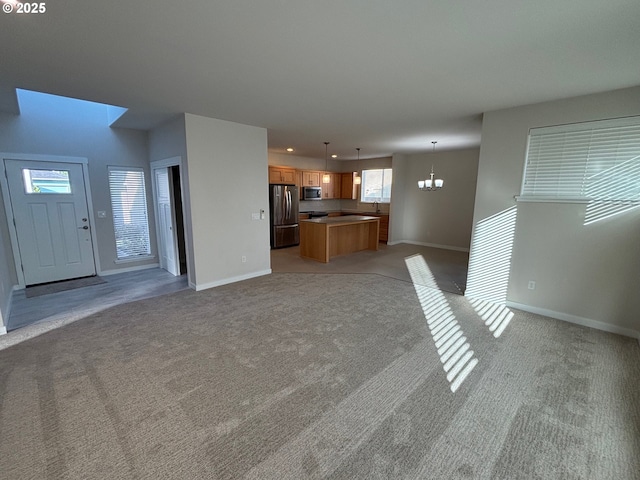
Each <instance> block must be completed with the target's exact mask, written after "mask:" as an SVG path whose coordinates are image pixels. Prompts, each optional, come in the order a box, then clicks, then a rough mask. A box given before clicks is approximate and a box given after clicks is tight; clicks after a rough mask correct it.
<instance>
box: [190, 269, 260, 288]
mask: <svg viewBox="0 0 640 480" xmlns="http://www.w3.org/2000/svg"><path fill="white" fill-rule="evenodd" d="M269 274H271V269H270V268H269V269H268V270H260V271H258V272H251V273H247V274H244V275H238V276H237V277H230V278H225V279H222V280H216V281H215V282H208V283H202V284H192V283H191V282H190V283H189V286H190V287H191V288H193V289H194V290H195V291H197V292H199V291H201V290H206V289H208V288H213V287H219V286H221V285H227V284H229V283H236V282H241V281H243V280H249V279H250V278H255V277H262V276H263V275H269Z"/></svg>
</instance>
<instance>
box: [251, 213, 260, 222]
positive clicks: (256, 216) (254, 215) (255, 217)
mask: <svg viewBox="0 0 640 480" xmlns="http://www.w3.org/2000/svg"><path fill="white" fill-rule="evenodd" d="M251 220H260V214H259V213H252V214H251Z"/></svg>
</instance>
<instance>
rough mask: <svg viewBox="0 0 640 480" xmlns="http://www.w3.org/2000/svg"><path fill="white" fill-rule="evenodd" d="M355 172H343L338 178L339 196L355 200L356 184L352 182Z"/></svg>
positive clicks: (356, 194)
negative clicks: (339, 184) (339, 183)
mask: <svg viewBox="0 0 640 480" xmlns="http://www.w3.org/2000/svg"><path fill="white" fill-rule="evenodd" d="M355 175H356V173H355V172H349V173H343V174H342V175H341V178H340V182H341V186H340V198H344V199H349V200H356V199H357V198H358V186H357V185H356V184H355V183H354V181H353V179H354V177H355Z"/></svg>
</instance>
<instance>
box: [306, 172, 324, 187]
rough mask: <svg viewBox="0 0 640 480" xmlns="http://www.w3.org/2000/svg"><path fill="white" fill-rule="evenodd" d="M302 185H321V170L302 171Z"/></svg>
mask: <svg viewBox="0 0 640 480" xmlns="http://www.w3.org/2000/svg"><path fill="white" fill-rule="evenodd" d="M302 185H304V186H305V187H320V186H322V185H320V172H313V171H310V170H303V171H302Z"/></svg>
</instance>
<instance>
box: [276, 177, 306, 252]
mask: <svg viewBox="0 0 640 480" xmlns="http://www.w3.org/2000/svg"><path fill="white" fill-rule="evenodd" d="M298 208H299V206H298V187H296V186H295V185H274V184H271V185H269V213H270V215H269V218H270V219H271V248H281V247H290V246H293V245H298V244H300V227H299V225H298Z"/></svg>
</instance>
